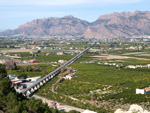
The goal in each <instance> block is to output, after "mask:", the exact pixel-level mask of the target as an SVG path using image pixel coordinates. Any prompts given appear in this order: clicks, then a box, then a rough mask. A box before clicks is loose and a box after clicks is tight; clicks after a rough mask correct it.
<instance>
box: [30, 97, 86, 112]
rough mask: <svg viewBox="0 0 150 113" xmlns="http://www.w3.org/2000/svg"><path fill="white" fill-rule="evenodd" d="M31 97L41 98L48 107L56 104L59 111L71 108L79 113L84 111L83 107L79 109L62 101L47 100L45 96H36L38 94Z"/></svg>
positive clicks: (67, 110)
mask: <svg viewBox="0 0 150 113" xmlns="http://www.w3.org/2000/svg"><path fill="white" fill-rule="evenodd" d="M32 97H34V98H35V99H41V100H42V102H43V103H47V104H48V106H49V107H54V108H55V106H56V108H57V109H58V110H60V111H66V112H69V111H71V110H75V111H79V112H80V113H82V112H83V111H85V109H81V108H77V107H73V106H69V105H65V104H63V103H59V102H56V101H53V100H49V99H46V98H44V97H41V96H38V95H33V96H32Z"/></svg>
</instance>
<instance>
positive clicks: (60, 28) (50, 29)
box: [0, 11, 150, 38]
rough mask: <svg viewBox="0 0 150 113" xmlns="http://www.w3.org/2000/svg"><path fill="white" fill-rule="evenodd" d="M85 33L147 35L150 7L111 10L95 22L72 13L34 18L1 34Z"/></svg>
mask: <svg viewBox="0 0 150 113" xmlns="http://www.w3.org/2000/svg"><path fill="white" fill-rule="evenodd" d="M16 34H22V35H28V36H56V35H57V36H62V35H64V36H65V35H73V36H84V37H85V38H93V37H95V38H119V37H126V38H128V37H132V36H142V35H150V11H135V12H121V13H116V12H115V13H112V14H107V15H102V16H100V17H99V18H98V19H97V20H96V21H94V22H88V21H85V20H81V19H78V18H76V17H73V16H71V15H69V16H65V17H62V18H54V17H50V18H46V19H45V18H44V19H36V20H33V21H31V22H28V23H25V24H23V25H20V26H19V27H18V28H17V29H14V30H7V31H4V32H1V33H0V35H16Z"/></svg>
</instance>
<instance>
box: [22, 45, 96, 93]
mask: <svg viewBox="0 0 150 113" xmlns="http://www.w3.org/2000/svg"><path fill="white" fill-rule="evenodd" d="M95 44H96V43H94V44H92V45H91V46H90V47H88V48H86V49H85V50H84V51H83V52H81V53H79V54H77V55H76V56H75V57H73V58H72V59H70V60H69V61H67V62H66V63H65V64H63V65H61V66H60V67H58V68H57V69H55V70H54V71H52V72H50V73H49V74H48V75H46V76H44V77H43V78H42V79H40V80H39V81H36V82H35V83H34V84H32V85H31V86H29V87H27V88H26V89H24V90H23V91H22V94H24V95H25V96H29V95H30V94H31V93H32V92H34V91H35V90H37V89H38V88H39V87H40V86H42V85H43V84H45V83H46V82H47V81H49V80H50V79H52V78H53V77H55V76H56V75H57V74H58V73H60V71H61V68H62V67H67V66H69V65H70V64H72V63H73V62H75V61H76V60H77V59H78V58H80V57H81V56H82V55H83V54H84V52H86V51H88V50H89V49H90V48H92V47H93V46H94V45H95ZM27 93H29V94H27Z"/></svg>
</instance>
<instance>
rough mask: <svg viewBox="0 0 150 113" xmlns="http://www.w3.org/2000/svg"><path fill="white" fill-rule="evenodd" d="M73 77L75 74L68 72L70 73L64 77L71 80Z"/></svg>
mask: <svg viewBox="0 0 150 113" xmlns="http://www.w3.org/2000/svg"><path fill="white" fill-rule="evenodd" d="M73 77H74V76H73V74H68V75H66V76H65V77H64V79H69V80H71V79H72V78H73Z"/></svg>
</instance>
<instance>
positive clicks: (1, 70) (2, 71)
mask: <svg viewBox="0 0 150 113" xmlns="http://www.w3.org/2000/svg"><path fill="white" fill-rule="evenodd" d="M5 77H7V72H6V70H5V69H4V67H2V66H0V80H2V79H3V78H5Z"/></svg>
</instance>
